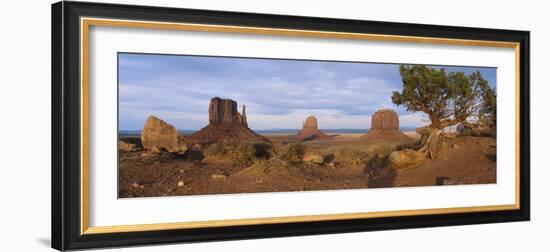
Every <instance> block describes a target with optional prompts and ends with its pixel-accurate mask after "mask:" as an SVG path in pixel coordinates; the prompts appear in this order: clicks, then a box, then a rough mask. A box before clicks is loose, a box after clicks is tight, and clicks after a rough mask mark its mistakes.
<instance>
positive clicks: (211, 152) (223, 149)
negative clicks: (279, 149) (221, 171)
mask: <svg viewBox="0 0 550 252" xmlns="http://www.w3.org/2000/svg"><path fill="white" fill-rule="evenodd" d="M272 149H273V146H272V145H271V144H269V143H264V142H244V141H224V142H218V143H212V144H209V145H208V146H206V147H205V148H204V154H205V156H206V157H211V158H212V157H213V158H218V159H223V160H231V161H233V162H235V163H250V162H252V161H254V160H257V159H269V158H270V157H271V156H272V154H271V151H272Z"/></svg>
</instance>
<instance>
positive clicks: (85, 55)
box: [80, 18, 520, 235]
mask: <svg viewBox="0 0 550 252" xmlns="http://www.w3.org/2000/svg"><path fill="white" fill-rule="evenodd" d="M91 26H107V27H128V28H144V29H163V30H184V31H200V32H222V33H240V34H256V35H273V36H292V37H314V38H327V39H354V40H369V41H385V42H408V43H429V44H445V45H460V46H487V47H501V48H514V49H515V56H516V62H515V65H516V69H515V76H516V80H515V83H516V89H515V90H516V164H515V165H516V173H515V176H516V178H515V179H516V188H515V204H510V205H490V206H474V207H453V208H434V209H416V210H397V211H379V212H364V213H342V214H322V215H301V216H284V217H266V218H249V219H228V220H209V221H191V222H173V223H155V224H133V225H121V226H97V227H90V225H89V78H90V76H89V67H90V66H89V49H90V47H89V32H90V27H91ZM80 28H81V29H80V38H81V40H80V43H81V47H80V56H81V57H80V58H81V64H80V67H81V69H80V70H81V79H80V81H81V144H82V146H81V167H80V169H81V171H80V174H81V177H80V179H81V181H80V182H81V183H80V184H81V188H80V196H81V197H80V198H81V202H80V209H81V211H80V212H81V220H80V224H81V225H80V227H81V228H80V233H81V234H83V235H85V234H102V233H118V232H139V231H158V230H170V229H190V228H207V227H226V226H240V225H258V224H279V223H291V222H312V221H329V220H350V219H366V218H380V217H395V216H414V215H433V214H452V213H469V212H490V211H501V210H516V209H520V205H519V204H520V192H519V191H520V180H519V175H520V169H519V168H520V163H519V158H520V151H519V139H520V122H519V115H520V109H519V104H520V97H519V87H520V76H519V74H520V68H519V67H520V66H519V64H520V50H519V43H516V42H502V41H486V40H468V39H452V38H432V37H416V36H399V35H381V34H365V33H347V32H328V31H317V30H294V29H277V28H262V27H248V26H226V25H206V24H194V23H169V22H152V21H136V20H120V19H100V18H81V19H80Z"/></svg>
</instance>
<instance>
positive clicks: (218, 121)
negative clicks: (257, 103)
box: [189, 97, 269, 143]
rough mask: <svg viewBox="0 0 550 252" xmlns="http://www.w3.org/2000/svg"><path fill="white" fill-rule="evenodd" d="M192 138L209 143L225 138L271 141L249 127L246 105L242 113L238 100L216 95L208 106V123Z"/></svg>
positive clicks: (194, 140) (192, 139)
mask: <svg viewBox="0 0 550 252" xmlns="http://www.w3.org/2000/svg"><path fill="white" fill-rule="evenodd" d="M189 138H190V140H191V141H193V142H197V143H205V142H206V143H207V142H216V141H222V140H223V141H225V140H247V141H269V140H268V139H267V138H265V137H263V136H261V135H258V134H256V132H254V131H252V130H251V129H250V128H248V122H247V119H246V107H245V106H244V105H243V109H242V114H241V113H239V112H238V111H237V102H235V101H233V100H231V99H221V98H218V97H214V98H212V99H211V100H210V105H209V107H208V125H207V126H206V127H204V128H202V129H201V130H199V131H197V132H195V133H193V134H191V135H190V136H189Z"/></svg>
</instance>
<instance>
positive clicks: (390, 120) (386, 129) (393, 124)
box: [362, 109, 412, 142]
mask: <svg viewBox="0 0 550 252" xmlns="http://www.w3.org/2000/svg"><path fill="white" fill-rule="evenodd" d="M362 138H364V139H367V140H369V141H372V142H408V141H411V140H412V139H411V138H409V137H408V136H407V135H405V134H403V132H401V131H400V130H399V117H398V116H397V113H396V112H395V111H394V110H393V109H379V110H377V111H376V112H375V113H374V114H373V115H372V117H371V129H370V131H369V132H368V133H367V134H365V135H363V136H362Z"/></svg>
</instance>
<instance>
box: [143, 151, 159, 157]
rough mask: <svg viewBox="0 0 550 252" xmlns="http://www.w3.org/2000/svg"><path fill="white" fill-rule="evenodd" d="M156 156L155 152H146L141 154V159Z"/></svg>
mask: <svg viewBox="0 0 550 252" xmlns="http://www.w3.org/2000/svg"><path fill="white" fill-rule="evenodd" d="M155 155H156V153H153V152H144V153H141V155H140V156H141V157H142V158H149V157H154V156H155Z"/></svg>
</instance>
